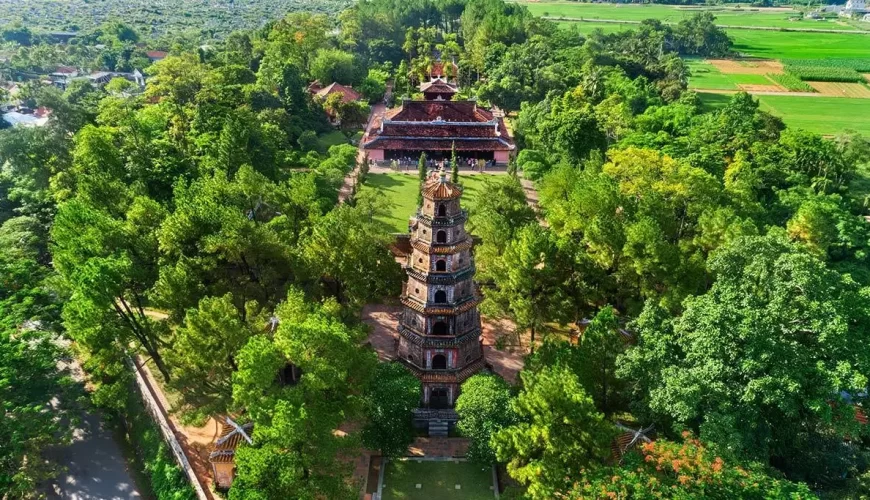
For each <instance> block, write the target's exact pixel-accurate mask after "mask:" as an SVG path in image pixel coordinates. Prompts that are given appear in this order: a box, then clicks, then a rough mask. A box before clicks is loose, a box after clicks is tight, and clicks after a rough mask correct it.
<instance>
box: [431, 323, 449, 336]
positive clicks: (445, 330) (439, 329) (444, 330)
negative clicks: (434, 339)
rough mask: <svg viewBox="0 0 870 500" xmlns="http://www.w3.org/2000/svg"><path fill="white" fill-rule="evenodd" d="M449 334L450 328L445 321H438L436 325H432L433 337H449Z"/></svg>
mask: <svg viewBox="0 0 870 500" xmlns="http://www.w3.org/2000/svg"><path fill="white" fill-rule="evenodd" d="M449 333H450V328H449V327H448V326H447V323H446V322H444V321H436V322H435V324H434V325H432V335H447V334H449Z"/></svg>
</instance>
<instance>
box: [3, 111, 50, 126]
mask: <svg viewBox="0 0 870 500" xmlns="http://www.w3.org/2000/svg"><path fill="white" fill-rule="evenodd" d="M3 120H4V121H6V123H8V124H10V125H12V126H13V127H42V126H43V125H45V124H46V123H48V117H47V116H43V117H37V116H34V115H25V114H24V113H19V112H18V111H10V112H8V113H4V114H3Z"/></svg>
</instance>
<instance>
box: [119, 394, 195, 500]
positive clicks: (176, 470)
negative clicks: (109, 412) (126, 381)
mask: <svg viewBox="0 0 870 500" xmlns="http://www.w3.org/2000/svg"><path fill="white" fill-rule="evenodd" d="M123 419H124V421H125V422H126V424H127V435H126V438H127V440H128V442H129V444H130V446H131V447H132V449H133V450H134V451H135V453H136V458H137V459H138V462H139V463H138V464H137V466H139V467H141V468H142V469H143V470H144V473H145V476H147V477H148V479H149V480H150V482H151V485H150V486H151V491H152V492H153V493H154V496H155V497H156V498H157V499H158V500H196V493H194V491H193V488H192V487H191V486H190V483H189V482H188V480H187V476H186V475H185V473H184V471H183V470H181V467H179V466H178V464H176V463H175V459H174V458H173V457H172V452H171V451H170V450H169V447H168V446H167V445H166V443H165V442H164V441H163V436H162V435H161V434H160V429H158V428H157V426H156V425H154V421H153V420H152V419H151V415H149V414H148V412H147V411H146V410H145V405H144V404H143V403H142V400H141V398H140V395H139V392H138V390H137V389H136V388H131V391H130V394H129V397H128V398H127V404H126V408H125V411H124V415H123Z"/></svg>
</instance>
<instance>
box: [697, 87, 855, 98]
mask: <svg viewBox="0 0 870 500" xmlns="http://www.w3.org/2000/svg"><path fill="white" fill-rule="evenodd" d="M690 90H694V91H695V92H699V93H702V94H724V95H731V94H736V93H738V92H746V93H747V94H751V95H785V96H792V97H843V96H836V95H822V94H819V93H816V92H758V91H743V90H719V89H690Z"/></svg>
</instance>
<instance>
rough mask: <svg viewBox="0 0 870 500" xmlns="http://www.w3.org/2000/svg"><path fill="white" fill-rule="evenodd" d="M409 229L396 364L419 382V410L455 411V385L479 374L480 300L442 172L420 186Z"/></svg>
mask: <svg viewBox="0 0 870 500" xmlns="http://www.w3.org/2000/svg"><path fill="white" fill-rule="evenodd" d="M422 194H423V204H422V206H421V207H420V209H419V211H418V213H417V217H416V220H414V221H413V222H412V224H411V228H410V230H411V235H410V243H411V253H410V255H409V256H408V262H407V264H406V265H405V270H406V272H407V274H408V279H407V281H406V282H405V286H404V288H403V291H402V297H401V302H402V305H403V306H404V307H403V310H402V315H401V317H400V320H399V349H398V356H399V359H400V360H401V361H402V363H404V364H405V365H406V366H407V367H408V368H410V369H411V371H413V372H414V373H415V374H416V375H417V378H419V379H420V381H421V382H422V383H423V384H422V385H423V397H422V400H423V407H424V408H429V409H442V408H452V407H453V404H454V402H455V401H456V397H457V396H458V395H459V385H460V384H461V383H462V382H463V381H465V379H467V378H468V377H470V376H471V375H473V374H475V373H476V372H478V371H480V370H481V369H483V367H484V359H483V348H482V346H481V340H480V333H481V331H480V313H479V312H478V311H477V306H478V304H479V303H480V294H479V293H478V291H477V287H476V286H475V283H474V281H473V278H474V272H475V269H474V259H473V257H472V253H471V247H472V240H471V236H469V234H468V233H466V232H465V221H466V218H467V217H468V213H467V212H466V211H464V210H462V208H461V206H460V203H459V200H460V198H461V197H462V188H461V187H460V186H459V185H458V184H453V183H451V182H448V181H447V179H446V176H445V174H444V172H443V171H441V172H440V175H437V176H434V177H430V179H429V180H428V181H427V182H426V183H425V184H424V185H423V188H422Z"/></svg>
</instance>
